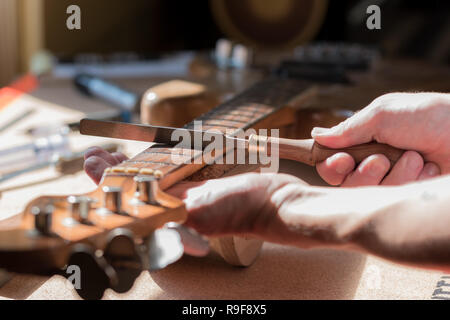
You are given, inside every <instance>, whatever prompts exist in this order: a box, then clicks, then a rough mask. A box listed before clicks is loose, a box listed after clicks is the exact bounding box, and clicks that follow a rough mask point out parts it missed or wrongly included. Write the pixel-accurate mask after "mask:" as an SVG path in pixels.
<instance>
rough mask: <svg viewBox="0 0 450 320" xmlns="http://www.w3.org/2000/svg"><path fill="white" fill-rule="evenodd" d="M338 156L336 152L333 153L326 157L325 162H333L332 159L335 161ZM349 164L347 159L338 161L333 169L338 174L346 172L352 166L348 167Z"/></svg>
mask: <svg viewBox="0 0 450 320" xmlns="http://www.w3.org/2000/svg"><path fill="white" fill-rule="evenodd" d="M338 158H339V155H338V154H335V155H333V156H332V157H330V158H328V159H327V162H328V163H331V162H333V161H336V160H337V159H338ZM350 166H351V164H350V163H348V162H347V161H339V162H338V164H337V165H336V167H335V171H336V172H337V173H338V174H347V173H349V172H350V170H351V169H352V168H350Z"/></svg>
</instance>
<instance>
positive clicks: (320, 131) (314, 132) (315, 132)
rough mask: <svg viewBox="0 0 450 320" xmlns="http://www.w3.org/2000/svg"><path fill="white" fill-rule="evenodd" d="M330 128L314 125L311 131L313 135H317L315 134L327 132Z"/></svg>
mask: <svg viewBox="0 0 450 320" xmlns="http://www.w3.org/2000/svg"><path fill="white" fill-rule="evenodd" d="M329 130H330V129H328V128H322V127H314V128H313V129H312V131H311V137H313V138H314V137H315V136H320V135H323V134H326V133H327V131H329Z"/></svg>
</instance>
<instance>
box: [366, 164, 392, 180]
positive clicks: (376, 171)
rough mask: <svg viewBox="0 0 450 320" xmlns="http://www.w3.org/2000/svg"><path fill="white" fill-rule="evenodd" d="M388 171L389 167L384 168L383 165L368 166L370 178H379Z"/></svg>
mask: <svg viewBox="0 0 450 320" xmlns="http://www.w3.org/2000/svg"><path fill="white" fill-rule="evenodd" d="M388 169H389V167H386V165H385V164H384V163H379V162H374V163H372V164H371V165H370V167H369V170H368V171H369V174H370V175H371V176H372V177H379V176H381V175H384V174H385V173H386V171H387V170H388Z"/></svg>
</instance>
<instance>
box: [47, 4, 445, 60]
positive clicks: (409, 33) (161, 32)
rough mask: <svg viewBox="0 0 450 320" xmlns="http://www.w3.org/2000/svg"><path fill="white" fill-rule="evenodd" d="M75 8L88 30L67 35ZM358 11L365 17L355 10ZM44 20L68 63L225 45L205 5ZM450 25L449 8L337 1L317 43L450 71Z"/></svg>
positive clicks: (50, 13)
mask: <svg viewBox="0 0 450 320" xmlns="http://www.w3.org/2000/svg"><path fill="white" fill-rule="evenodd" d="M212 1H214V0H212ZM228 1H239V0H228ZM70 4H77V5H79V6H80V7H81V8H82V30H79V31H76V32H73V31H70V30H68V29H67V28H65V21H66V18H67V14H66V13H65V9H66V8H67V6H68V5H70ZM360 4H362V5H360ZM370 4H378V5H379V6H380V7H381V25H382V29H381V30H368V29H367V28H366V26H365V24H366V19H367V16H368V15H367V14H366V12H365V9H366V8H367V6H368V5H370ZM358 5H360V9H363V10H359V11H358V10H356V9H355V8H358ZM352 16H353V17H355V16H356V17H357V19H352V18H351V17H352ZM45 17H46V22H45V34H46V47H47V48H48V49H49V50H50V51H51V52H52V53H54V54H56V55H57V56H58V57H59V58H62V59H65V60H70V59H71V58H72V57H73V56H74V55H75V54H79V53H99V54H110V53H113V52H135V53H139V54H142V55H144V56H149V57H152V56H157V55H158V54H159V53H162V52H168V51H174V50H195V49H209V48H213V47H214V45H215V43H216V41H217V39H219V38H221V37H226V36H225V35H224V34H223V33H222V31H221V30H220V28H219V27H218V26H217V24H216V23H215V21H214V18H213V15H212V13H211V10H210V3H209V1H207V0H195V1H179V0H134V1H123V0H108V1H105V0H97V1H92V0H45ZM358 17H359V19H358ZM449 18H450V1H447V0H413V1H411V0H385V1H379V0H378V1H375V0H374V1H358V0H349V1H341V0H340V1H336V0H331V1H329V4H328V11H327V14H326V18H325V20H324V23H323V25H322V27H321V29H320V31H319V33H318V34H317V36H316V38H315V40H317V41H334V42H335V41H339V42H341V41H342V42H358V43H364V44H369V45H371V46H375V47H377V48H378V49H380V50H381V51H382V52H383V53H384V54H385V55H386V56H389V57H391V56H394V57H395V56H402V57H404V56H406V57H417V58H423V59H428V60H434V61H437V62H443V63H448V62H449V61H450V60H449V50H450V48H449V46H450V19H449Z"/></svg>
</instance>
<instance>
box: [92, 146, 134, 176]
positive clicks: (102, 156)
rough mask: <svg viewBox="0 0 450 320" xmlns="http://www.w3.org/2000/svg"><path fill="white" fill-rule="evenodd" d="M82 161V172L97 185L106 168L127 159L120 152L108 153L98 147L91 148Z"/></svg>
mask: <svg viewBox="0 0 450 320" xmlns="http://www.w3.org/2000/svg"><path fill="white" fill-rule="evenodd" d="M84 159H85V161H84V170H85V171H86V173H87V174H88V176H89V177H90V178H91V179H92V180H93V181H94V182H95V183H96V184H98V183H99V182H100V179H101V178H102V175H103V171H105V169H106V168H108V167H111V166H115V165H117V164H119V163H121V162H122V161H125V160H127V159H128V158H127V156H126V155H124V154H123V153H120V152H114V153H109V152H107V151H105V150H103V149H102V148H100V147H91V148H89V149H88V150H86V152H85V153H84Z"/></svg>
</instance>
